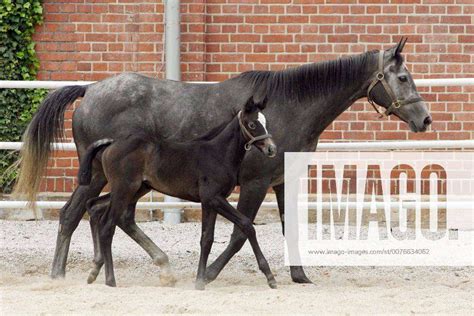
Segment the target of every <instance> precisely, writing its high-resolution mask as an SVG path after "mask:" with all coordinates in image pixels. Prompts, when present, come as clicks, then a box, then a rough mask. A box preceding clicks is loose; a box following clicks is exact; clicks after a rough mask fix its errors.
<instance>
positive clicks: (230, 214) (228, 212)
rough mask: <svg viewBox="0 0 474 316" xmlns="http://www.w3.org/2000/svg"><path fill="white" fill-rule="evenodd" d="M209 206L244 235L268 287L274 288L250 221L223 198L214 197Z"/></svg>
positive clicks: (274, 284) (268, 267) (272, 278)
mask: <svg viewBox="0 0 474 316" xmlns="http://www.w3.org/2000/svg"><path fill="white" fill-rule="evenodd" d="M209 206H210V207H211V208H212V209H214V210H216V211H217V212H218V213H219V214H221V215H222V216H224V217H225V218H227V219H228V220H230V221H231V222H232V223H234V224H235V225H236V226H237V227H239V228H240V230H241V231H242V232H243V233H244V234H245V235H246V237H247V238H248V239H249V242H250V245H251V246H252V250H253V252H254V254H255V257H256V258H257V263H258V267H259V269H260V271H262V272H263V274H265V277H266V278H267V283H268V285H269V286H270V287H271V288H272V289H275V288H276V286H277V285H276V280H275V277H274V276H273V273H272V272H271V270H270V266H269V265H268V262H267V259H265V257H264V255H263V253H262V251H261V250H260V246H259V245H258V242H257V235H256V232H255V229H254V227H253V225H252V221H251V220H250V219H249V218H248V217H245V216H244V215H242V214H241V213H240V212H239V211H237V210H236V209H234V208H233V207H232V205H230V204H229V202H227V200H226V199H225V198H223V197H215V198H212V200H210V202H209Z"/></svg>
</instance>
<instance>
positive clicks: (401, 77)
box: [398, 76, 408, 82]
mask: <svg viewBox="0 0 474 316" xmlns="http://www.w3.org/2000/svg"><path fill="white" fill-rule="evenodd" d="M398 80H400V81H401V82H407V81H408V78H407V76H400V77H398Z"/></svg>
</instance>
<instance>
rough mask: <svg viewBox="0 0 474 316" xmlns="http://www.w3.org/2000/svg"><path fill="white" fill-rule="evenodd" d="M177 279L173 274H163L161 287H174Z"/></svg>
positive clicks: (161, 275)
mask: <svg viewBox="0 0 474 316" xmlns="http://www.w3.org/2000/svg"><path fill="white" fill-rule="evenodd" d="M176 281H177V280H176V278H175V277H174V276H173V275H172V274H166V273H161V274H160V284H161V286H167V287H173V286H174V285H175V284H176Z"/></svg>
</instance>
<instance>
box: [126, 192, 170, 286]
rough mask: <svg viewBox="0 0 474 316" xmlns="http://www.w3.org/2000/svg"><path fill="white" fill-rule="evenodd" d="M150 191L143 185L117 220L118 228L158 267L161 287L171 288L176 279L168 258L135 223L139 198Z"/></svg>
mask: <svg viewBox="0 0 474 316" xmlns="http://www.w3.org/2000/svg"><path fill="white" fill-rule="evenodd" d="M149 191H150V189H149V188H148V187H146V186H144V185H142V187H141V188H140V190H139V191H138V192H137V194H136V195H135V197H134V201H133V203H131V204H129V205H128V208H127V212H126V213H125V214H124V215H123V216H122V217H121V218H119V222H118V226H119V227H120V228H121V229H122V230H123V231H124V232H125V233H126V234H127V235H128V236H130V237H131V238H132V239H133V240H135V242H136V243H137V244H138V245H140V247H142V248H143V250H145V251H146V252H147V253H148V255H149V256H150V257H151V259H152V260H153V263H154V264H156V265H158V266H159V267H160V282H161V284H162V285H163V286H173V285H174V284H175V283H176V279H175V277H174V276H173V273H172V271H171V268H170V265H169V259H168V256H167V255H166V254H165V253H164V252H163V250H161V249H160V248H159V247H158V246H157V245H156V244H155V243H154V242H153V241H152V240H151V239H150V237H148V236H147V235H146V234H145V233H144V232H143V230H141V228H140V227H138V225H137V223H136V222H135V208H136V205H137V201H138V199H139V198H140V197H142V196H143V195H145V194H146V193H148V192H149Z"/></svg>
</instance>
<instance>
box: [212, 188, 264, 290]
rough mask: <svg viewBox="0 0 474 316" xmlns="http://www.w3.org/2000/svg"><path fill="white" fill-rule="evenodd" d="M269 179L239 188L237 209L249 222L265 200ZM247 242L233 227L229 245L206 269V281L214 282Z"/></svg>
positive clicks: (235, 227)
mask: <svg viewBox="0 0 474 316" xmlns="http://www.w3.org/2000/svg"><path fill="white" fill-rule="evenodd" d="M269 185H270V179H259V180H254V181H251V182H248V183H245V184H242V186H241V187H240V196H239V203H238V206H237V209H238V210H239V212H241V213H242V214H244V215H245V216H246V217H247V218H248V219H249V220H250V221H251V222H253V220H254V219H255V216H256V215H257V212H258V209H259V208H260V205H261V204H262V202H263V200H264V199H265V195H266V194H267V190H268V186H269ZM246 240H247V236H246V235H245V234H244V233H243V232H242V231H241V230H240V229H239V228H238V227H237V226H235V225H234V231H233V232H232V235H231V238H230V242H229V245H228V246H227V248H226V249H225V250H224V252H222V254H221V255H220V256H219V257H218V258H217V259H216V260H215V261H214V262H213V263H212V264H211V265H210V266H209V267H208V268H207V270H206V281H207V282H212V281H214V280H215V279H216V278H217V276H218V275H219V273H220V272H221V271H222V269H223V268H224V267H225V266H226V264H227V263H228V262H229V260H230V259H231V258H232V257H233V256H234V255H235V254H236V253H237V252H238V251H239V250H240V249H241V248H242V246H243V245H244V244H245V241H246Z"/></svg>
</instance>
